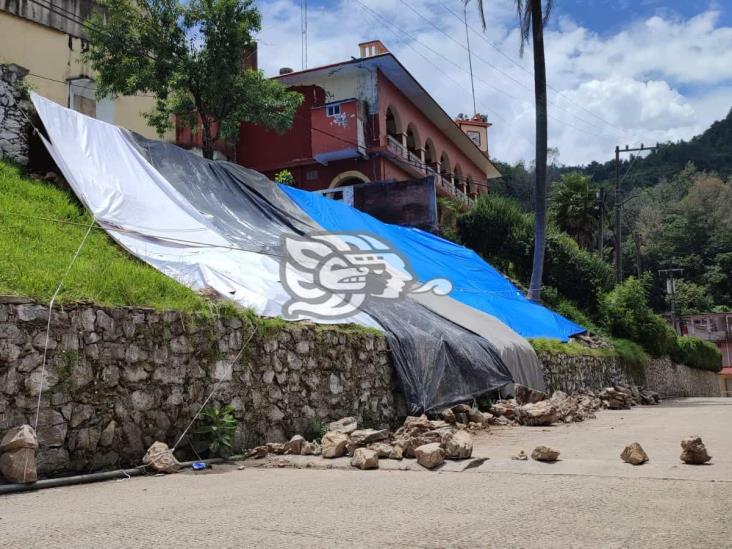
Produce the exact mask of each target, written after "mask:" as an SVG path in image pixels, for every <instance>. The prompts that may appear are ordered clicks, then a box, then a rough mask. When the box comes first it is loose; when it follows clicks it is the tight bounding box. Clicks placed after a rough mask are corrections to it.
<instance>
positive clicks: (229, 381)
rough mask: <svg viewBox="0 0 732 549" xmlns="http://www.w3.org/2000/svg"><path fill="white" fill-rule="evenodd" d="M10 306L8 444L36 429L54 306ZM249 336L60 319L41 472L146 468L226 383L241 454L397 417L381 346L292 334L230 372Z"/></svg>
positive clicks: (2, 324) (6, 323)
mask: <svg viewBox="0 0 732 549" xmlns="http://www.w3.org/2000/svg"><path fill="white" fill-rule="evenodd" d="M4 301H6V302H4V303H3V302H0V434H1V433H4V432H5V430H7V429H8V428H10V427H13V426H17V425H19V424H22V423H26V422H31V424H32V421H33V418H34V415H35V409H36V402H37V395H38V390H39V383H40V381H41V376H42V374H41V362H42V356H43V355H42V353H43V344H44V340H45V331H46V322H47V319H48V316H47V314H48V312H47V308H46V307H44V306H41V305H37V304H35V303H32V302H26V303H22V302H21V303H18V302H17V301H16V302H15V303H7V301H8V299H5V300H4ZM10 301H13V300H12V299H10ZM20 301H22V300H20ZM251 333H252V328H251V326H250V325H249V324H247V323H246V322H242V320H241V319H240V318H238V317H236V316H233V315H231V314H230V315H229V316H226V317H220V318H218V319H211V320H201V319H198V320H196V319H195V318H193V317H190V316H188V315H185V314H180V313H177V312H165V313H161V312H155V311H152V310H145V309H131V308H113V309H110V308H102V307H97V306H93V305H85V304H79V305H66V306H63V308H62V309H59V310H55V311H54V315H53V320H52V323H51V332H50V345H49V347H48V349H49V350H48V361H47V370H46V373H45V376H44V390H43V393H42V398H41V414H40V421H39V425H38V436H39V440H40V451H39V459H40V467H41V471H42V472H43V473H46V474H48V473H53V472H57V471H61V470H76V471H90V470H95V469H100V468H105V467H108V468H109V467H117V466H126V465H136V464H139V462H140V458H141V457H142V455H143V454H144V452H145V449H146V448H147V447H148V446H149V445H150V444H152V442H154V441H155V440H162V441H165V442H167V443H168V444H171V445H172V444H173V443H174V442H175V441H176V439H177V438H178V436H179V435H180V434H181V433H182V431H183V429H184V428H185V427H186V426H187V425H188V423H189V421H190V419H191V418H192V417H193V415H194V413H195V411H196V410H197V409H198V407H199V406H200V404H201V403H202V402H203V401H204V399H205V398H206V396H207V395H208V393H209V391H210V390H211V388H212V387H213V385H214V384H215V383H216V382H217V381H218V380H221V379H223V382H222V383H221V385H220V388H219V391H218V392H217V394H216V395H215V397H214V398H213V402H216V403H221V404H232V405H233V406H234V407H235V409H236V418H237V420H238V421H239V426H238V428H237V432H236V437H235V447H236V448H242V447H251V446H253V445H255V444H257V443H260V442H263V441H265V439H266V440H268V441H276V440H284V439H285V438H287V437H289V436H291V435H293V434H295V433H297V432H300V433H302V432H304V431H305V430H306V429H308V426H309V425H313V423H314V422H318V421H329V420H333V419H337V418H339V417H343V416H345V415H354V416H357V417H358V418H359V419H360V420H362V421H363V422H364V423H365V424H370V425H374V426H378V425H385V424H387V423H389V422H391V421H393V420H394V418H395V417H396V416H397V412H396V410H395V407H396V401H395V394H394V387H395V385H394V382H393V380H392V367H391V362H390V355H389V351H388V349H387V345H386V341H385V339H384V337H383V336H382V335H381V334H379V333H376V332H371V331H365V330H356V329H344V328H329V327H316V326H314V325H312V324H302V323H298V324H292V323H288V324H285V323H283V324H282V325H281V326H274V327H272V328H270V329H269V330H260V331H259V332H256V333H255V334H254V336H253V337H252V339H251V340H250V341H249V343H248V344H247V345H246V348H245V351H244V352H243V354H242V356H241V358H240V360H238V361H237V362H236V364H235V365H234V367H233V371H232V370H230V369H229V368H228V364H230V363H231V361H232V360H233V359H234V358H235V356H236V355H237V353H238V352H239V350H240V348H241V346H242V342H244V341H246V340H247V339H248V338H249V336H250V334H251ZM184 449H185V448H184Z"/></svg>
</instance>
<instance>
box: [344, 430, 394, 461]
mask: <svg viewBox="0 0 732 549" xmlns="http://www.w3.org/2000/svg"><path fill="white" fill-rule="evenodd" d="M387 438H389V430H388V429H381V430H377V429H359V430H356V431H353V432H352V433H351V435H350V436H349V439H348V444H346V453H347V454H348V455H349V456H352V455H353V453H354V452H355V451H356V448H361V447H363V446H367V445H368V444H370V443H372V442H378V441H380V440H385V439H387Z"/></svg>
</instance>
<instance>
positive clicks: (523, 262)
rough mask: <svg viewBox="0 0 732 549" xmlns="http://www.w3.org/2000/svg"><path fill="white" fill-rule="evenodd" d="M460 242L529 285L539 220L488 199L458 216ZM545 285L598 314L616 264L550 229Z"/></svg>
mask: <svg viewBox="0 0 732 549" xmlns="http://www.w3.org/2000/svg"><path fill="white" fill-rule="evenodd" d="M458 231H459V234H460V240H461V242H463V243H464V244H465V245H466V246H468V247H469V248H472V249H473V250H475V251H476V252H478V253H479V254H480V255H481V256H482V257H483V258H485V259H486V261H488V262H490V263H491V264H493V266H494V267H496V268H497V269H500V270H501V271H503V272H504V273H506V274H507V275H508V276H513V277H515V278H518V279H519V280H520V281H522V282H523V283H524V284H527V283H528V281H529V278H530V277H531V265H532V261H533V249H534V216H533V214H526V213H524V212H522V211H521V208H520V207H519V205H518V203H517V202H515V201H514V200H512V199H510V198H507V197H505V196H496V195H483V196H481V198H480V199H479V200H478V203H477V204H476V206H475V207H474V208H473V209H472V210H471V211H469V212H467V213H466V214H463V215H461V216H460V217H459V218H458ZM544 283H545V285H547V286H552V287H554V288H556V289H557V291H558V292H559V293H560V294H561V295H562V296H564V297H565V298H568V299H570V300H571V301H572V302H573V303H576V304H577V305H578V306H579V307H580V308H582V309H585V310H590V311H596V310H597V305H598V301H599V298H600V295H601V294H603V293H604V292H606V291H608V290H609V289H610V288H611V287H612V284H613V273H612V268H611V267H610V265H608V264H607V263H605V262H604V261H602V259H601V258H600V257H598V256H597V255H595V254H592V253H590V252H588V251H586V250H583V249H581V248H580V247H579V246H578V245H577V243H576V242H575V241H574V240H573V239H572V237H571V236H569V235H568V234H566V233H563V232H561V231H560V230H558V229H557V228H556V227H552V226H550V227H548V228H547V242H546V260H545V265H544Z"/></svg>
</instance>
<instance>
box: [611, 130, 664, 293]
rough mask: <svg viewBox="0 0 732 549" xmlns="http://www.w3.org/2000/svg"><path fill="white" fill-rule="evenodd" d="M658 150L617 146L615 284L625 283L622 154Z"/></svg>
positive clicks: (654, 148)
mask: <svg viewBox="0 0 732 549" xmlns="http://www.w3.org/2000/svg"><path fill="white" fill-rule="evenodd" d="M656 149H658V144H656V146H655V147H645V146H643V143H641V146H640V148H636V149H630V148H628V145H626V146H625V149H621V148H620V147H619V146H617V145H616V146H615V227H614V228H615V282H616V283H618V284H620V283H621V282H622V281H623V254H622V252H621V250H620V246H621V244H622V242H623V240H622V237H623V235H622V233H621V230H622V229H621V227H620V210H621V208H622V207H623V201H622V199H621V196H622V191H621V190H620V183H622V181H623V179H625V175H628V172H626V173H625V175H624V176H623V177H622V178H621V177H620V153H621V152H623V153H631V152H638V151H655V150H656Z"/></svg>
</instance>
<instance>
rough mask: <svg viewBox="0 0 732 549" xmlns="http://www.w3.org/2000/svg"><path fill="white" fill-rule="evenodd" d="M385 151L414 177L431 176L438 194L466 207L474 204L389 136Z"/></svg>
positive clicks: (452, 184) (447, 180)
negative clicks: (453, 199)
mask: <svg viewBox="0 0 732 549" xmlns="http://www.w3.org/2000/svg"><path fill="white" fill-rule="evenodd" d="M386 151H387V153H388V154H389V155H390V156H391V157H392V158H393V159H394V160H396V161H397V162H398V163H399V164H400V165H401V166H402V167H404V168H405V169H406V171H408V172H410V173H413V174H414V175H416V176H419V177H423V176H425V175H426V176H432V177H434V179H435V187H436V189H437V192H438V193H439V194H443V195H447V196H450V197H452V198H455V199H456V200H458V201H459V202H461V203H463V204H465V205H466V206H472V205H473V204H474V203H475V200H474V198H473V197H471V196H469V195H468V194H467V193H466V192H465V191H463V190H462V189H459V188H458V187H456V186H455V184H454V183H453V182H452V181H450V180H449V179H447V178H446V177H443V176H442V175H441V174H439V173H437V172H436V171H435V170H434V169H433V168H432V167H431V166H429V165H428V164H426V163H424V162H422V159H421V158H420V157H419V156H417V155H416V154H414V153H413V152H412V151H410V150H408V149H407V148H406V147H405V146H404V145H402V144H401V143H400V142H399V141H398V140H397V139H396V138H394V137H393V136H391V135H387V136H386Z"/></svg>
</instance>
